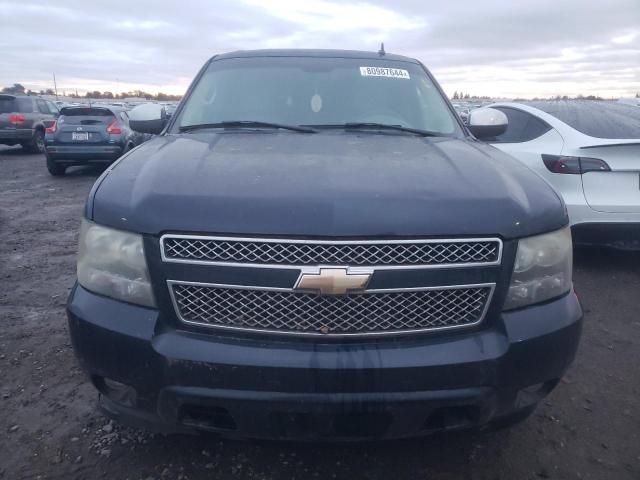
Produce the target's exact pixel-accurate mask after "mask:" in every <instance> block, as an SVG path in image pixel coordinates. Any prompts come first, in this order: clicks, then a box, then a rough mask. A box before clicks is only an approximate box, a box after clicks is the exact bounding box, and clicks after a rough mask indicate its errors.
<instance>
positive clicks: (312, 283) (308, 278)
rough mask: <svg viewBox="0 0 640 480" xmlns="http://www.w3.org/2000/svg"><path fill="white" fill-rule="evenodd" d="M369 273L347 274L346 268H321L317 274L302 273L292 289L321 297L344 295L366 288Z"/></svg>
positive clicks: (369, 276)
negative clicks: (319, 294) (310, 292)
mask: <svg viewBox="0 0 640 480" xmlns="http://www.w3.org/2000/svg"><path fill="white" fill-rule="evenodd" d="M370 278H371V273H366V272H362V273H349V272H348V271H347V269H346V268H321V269H320V272H318V273H315V272H313V273H306V272H302V273H301V274H300V277H299V278H298V282H297V283H296V286H295V287H294V288H295V289H296V290H311V291H314V292H318V293H321V294H323V295H344V294H346V293H353V292H361V291H363V290H364V289H365V288H367V284H368V283H369V279H370Z"/></svg>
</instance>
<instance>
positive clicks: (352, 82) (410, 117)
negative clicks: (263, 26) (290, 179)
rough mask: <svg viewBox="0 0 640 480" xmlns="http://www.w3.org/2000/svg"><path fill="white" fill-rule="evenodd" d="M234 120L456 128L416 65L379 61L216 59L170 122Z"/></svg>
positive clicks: (450, 131)
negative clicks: (179, 112)
mask: <svg viewBox="0 0 640 480" xmlns="http://www.w3.org/2000/svg"><path fill="white" fill-rule="evenodd" d="M236 120H252V121H261V122H273V123H281V124H288V125H314V126H317V125H341V124H345V123H360V122H364V123H381V124H388V125H401V126H404V127H411V128H415V129H421V130H428V131H431V132H435V133H439V134H443V135H451V134H455V133H458V132H459V131H460V130H459V127H458V125H457V123H456V121H455V119H454V117H453V115H452V113H451V112H450V110H449V108H448V107H447V105H446V103H445V101H444V99H443V98H442V96H441V94H440V92H439V91H438V89H437V88H436V87H435V85H434V84H433V82H432V81H431V79H430V78H429V77H428V75H427V74H426V72H425V71H424V70H423V68H422V67H421V66H420V65H418V64H414V63H410V62H401V61H390V60H385V59H380V60H378V59H356V58H315V57H253V58H231V59H225V60H219V61H214V62H212V63H211V64H210V65H209V67H208V69H207V71H206V72H205V73H204V75H203V76H202V77H201V78H200V80H199V82H198V84H197V85H196V87H195V89H194V90H193V92H192V93H191V95H190V96H189V98H188V99H187V101H186V104H185V108H184V110H183V111H182V113H181V114H180V117H179V118H178V119H177V121H176V123H175V124H174V128H175V129H176V130H177V128H180V127H187V126H189V125H198V124H210V123H218V122H224V121H236Z"/></svg>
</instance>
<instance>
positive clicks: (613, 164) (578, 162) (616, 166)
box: [489, 100, 640, 249]
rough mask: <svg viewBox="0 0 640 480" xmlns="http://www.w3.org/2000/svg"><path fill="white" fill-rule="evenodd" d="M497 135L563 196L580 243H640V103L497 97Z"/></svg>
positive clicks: (501, 144)
mask: <svg viewBox="0 0 640 480" xmlns="http://www.w3.org/2000/svg"><path fill="white" fill-rule="evenodd" d="M491 107H492V108H495V109H497V110H500V111H502V112H503V113H504V114H505V115H506V116H507V119H508V121H509V123H508V126H507V130H506V131H505V132H504V133H503V134H501V135H499V136H497V137H495V140H492V141H490V142H489V143H491V144H492V145H493V146H495V147H497V148H499V149H500V150H502V151H504V152H506V153H509V154H510V155H512V156H513V157H515V158H517V159H518V160H520V161H521V162H523V163H524V164H525V165H527V166H528V167H529V168H531V169H532V170H534V171H536V172H537V173H538V174H540V175H541V176H542V177H543V178H545V179H546V180H547V181H548V182H549V183H550V184H551V185H553V187H554V188H555V189H556V190H557V191H558V192H559V193H560V194H562V196H563V197H564V200H565V202H566V204H567V208H568V210H569V218H570V221H571V225H572V230H573V233H574V239H575V240H576V242H577V243H589V244H609V245H613V246H618V247H621V248H633V249H637V248H640V109H638V108H636V107H632V106H629V105H623V104H620V103H615V102H599V101H587V100H582V101H581V100H574V101H572V100H568V101H540V102H528V103H527V104H521V103H495V104H493V105H491Z"/></svg>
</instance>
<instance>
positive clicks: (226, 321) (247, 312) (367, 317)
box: [170, 283, 493, 335]
mask: <svg viewBox="0 0 640 480" xmlns="http://www.w3.org/2000/svg"><path fill="white" fill-rule="evenodd" d="M170 288H171V292H172V296H173V300H174V303H175V308H176V311H177V314H178V316H179V318H180V319H181V320H182V321H184V322H187V323H193V324H199V325H206V326H210V327H218V328H231V329H238V330H259V331H266V332H274V333H288V334H317V335H362V334H384V333H403V332H412V331H426V330H438V329H444V328H456V327H465V326H471V325H475V324H477V323H479V322H480V321H482V318H483V316H484V313H485V310H486V308H487V306H488V304H489V301H490V298H491V293H492V291H493V286H492V285H482V286H473V287H466V286H465V287H452V288H450V287H438V288H436V289H428V290H413V291H401V292H375V291H372V292H367V293H361V294H351V295H316V294H311V293H298V292H289V291H271V290H247V289H238V288H228V287H219V286H203V285H193V284H186V283H172V284H171V286H170Z"/></svg>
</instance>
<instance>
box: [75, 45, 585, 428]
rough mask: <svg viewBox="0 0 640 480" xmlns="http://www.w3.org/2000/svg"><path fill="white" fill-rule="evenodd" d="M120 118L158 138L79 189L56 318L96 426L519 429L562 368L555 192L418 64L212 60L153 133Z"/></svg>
mask: <svg viewBox="0 0 640 480" xmlns="http://www.w3.org/2000/svg"><path fill="white" fill-rule="evenodd" d="M130 116H131V127H132V128H134V129H137V130H138V131H141V132H146V133H153V134H157V135H158V136H157V137H155V138H153V139H151V140H150V141H148V142H146V143H145V144H143V145H142V146H141V147H140V148H137V149H136V150H134V151H133V152H131V153H130V154H129V155H127V156H126V157H124V158H122V159H121V160H119V161H118V162H116V163H115V164H114V165H112V166H111V167H110V168H109V169H108V170H107V171H106V172H105V173H104V174H103V175H102V177H100V178H99V179H98V181H97V182H96V184H95V186H94V188H93V189H92V191H91V194H90V195H89V198H88V200H87V204H86V208H85V212H84V218H83V220H82V227H81V232H80V250H79V257H78V282H77V284H76V285H75V286H74V288H73V291H72V293H71V296H70V298H69V302H68V306H67V309H68V310H67V312H68V317H69V327H70V332H71V338H72V342H73V346H74V349H75V352H76V355H77V357H78V359H79V360H80V363H81V365H82V366H83V368H84V370H85V371H86V372H87V373H88V375H89V377H90V378H91V380H92V382H93V384H94V385H95V386H96V388H97V389H98V390H99V391H100V392H101V396H100V405H101V407H102V409H103V410H104V411H105V412H106V413H107V414H109V415H111V416H113V417H114V418H116V419H118V420H120V421H125V422H126V421H129V422H133V423H136V424H138V425H140V424H146V425H151V426H153V428H156V429H160V430H163V431H165V432H193V431H198V430H207V431H214V432H219V433H223V434H227V435H238V436H243V437H261V438H304V439H318V438H321V439H363V438H398V437H408V436H418V435H425V434H429V433H432V432H435V431H443V430H456V429H464V428H475V427H490V426H495V425H504V424H505V423H508V422H514V421H516V420H519V419H522V418H524V417H526V416H527V415H528V414H530V413H531V411H532V410H533V409H534V408H535V405H536V404H537V403H538V402H539V401H540V400H541V399H542V398H543V397H545V395H547V394H548V393H549V392H550V391H551V390H552V389H553V388H554V387H555V386H556V385H557V384H558V382H559V380H560V378H561V377H562V375H563V373H564V372H565V370H566V369H567V367H568V366H569V364H570V363H571V362H572V360H573V358H574V354H575V352H576V348H577V345H578V340H579V336H580V328H581V319H582V311H581V309H580V304H579V303H578V300H577V298H576V295H575V294H574V293H573V289H572V281H571V278H572V267H571V263H572V245H571V232H570V230H569V228H568V224H569V220H568V217H567V214H566V210H565V207H564V204H563V202H562V199H561V198H560V197H559V196H558V195H557V194H556V193H555V192H554V191H553V189H552V188H551V186H550V185H549V184H547V183H546V182H544V181H543V180H542V179H541V178H540V177H539V176H538V175H536V174H535V173H533V172H532V171H531V170H529V169H528V168H526V167H524V166H523V165H522V164H521V163H519V162H518V161H516V160H514V159H512V158H511V157H509V156H508V155H506V154H504V153H502V152H500V151H499V150H497V149H495V148H493V147H491V146H489V145H486V144H484V143H481V142H478V141H477V140H476V139H475V138H473V137H472V136H471V135H470V134H469V133H468V131H467V129H466V128H465V127H464V126H463V125H462V123H461V121H460V119H459V117H458V116H457V115H456V114H455V112H454V110H453V108H452V106H451V104H450V103H449V102H448V100H447V99H446V97H445V96H444V94H443V92H442V90H441V88H440V87H439V86H438V84H437V83H436V81H435V80H434V79H433V77H432V76H431V74H430V73H429V71H428V70H427V69H426V68H425V67H424V66H423V65H422V64H421V63H420V62H418V61H417V60H413V59H411V58H407V57H403V56H399V55H390V54H384V55H380V54H378V53H367V52H354V51H333V50H267V51H244V52H236V53H230V54H226V55H219V56H215V57H214V58H212V59H211V60H210V61H208V62H207V63H206V64H205V65H204V67H203V69H202V70H201V71H200V73H199V74H198V75H197V77H196V78H195V80H194V82H193V84H192V85H191V87H190V88H189V90H188V92H187V94H186V97H185V99H184V100H183V101H182V102H181V103H180V106H179V107H178V109H177V111H176V113H175V114H174V115H173V116H172V117H171V119H170V120H168V121H167V120H166V117H165V115H164V109H163V107H162V106H161V105H155V104H148V105H143V106H140V107H137V108H135V109H133V110H132V111H131V112H130ZM505 127H506V117H505V116H504V114H502V113H501V112H499V111H497V110H491V109H481V110H479V111H476V112H471V114H470V118H469V129H470V130H471V131H472V132H474V134H475V135H476V136H477V137H487V136H495V135H499V134H500V132H502V131H504V129H505Z"/></svg>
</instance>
